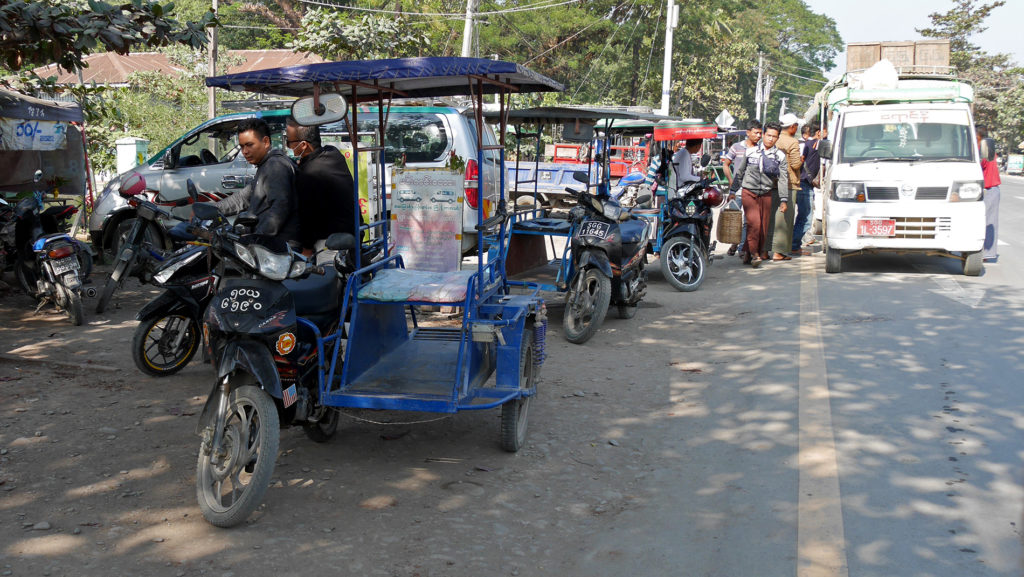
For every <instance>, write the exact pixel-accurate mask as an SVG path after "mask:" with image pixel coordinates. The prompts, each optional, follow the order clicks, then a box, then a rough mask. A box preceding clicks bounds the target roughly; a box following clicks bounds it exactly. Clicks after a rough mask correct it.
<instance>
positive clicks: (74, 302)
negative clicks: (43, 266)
mask: <svg viewBox="0 0 1024 577" xmlns="http://www.w3.org/2000/svg"><path fill="white" fill-rule="evenodd" d="M57 293H58V297H57V302H58V304H59V305H60V308H62V309H63V310H64V313H65V314H66V315H68V320H70V321H71V324H73V325H75V326H76V327H80V326H82V323H84V322H85V315H84V314H83V313H82V295H80V294H78V291H74V290H71V289H69V288H68V287H66V286H64V285H63V284H60V283H57Z"/></svg>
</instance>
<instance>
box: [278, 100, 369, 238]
mask: <svg viewBox="0 0 1024 577" xmlns="http://www.w3.org/2000/svg"><path fill="white" fill-rule="evenodd" d="M284 131H285V137H286V139H287V140H286V142H285V145H286V146H287V147H288V149H289V150H291V151H292V154H294V155H295V157H296V159H297V160H298V164H299V168H298V170H297V171H296V173H295V195H296V197H297V198H298V203H299V240H300V242H301V243H302V252H303V254H305V255H306V256H309V255H311V254H313V252H314V251H316V250H319V249H322V248H323V244H324V241H325V240H326V239H327V237H328V236H330V235H331V234H333V233H336V232H347V233H349V234H352V235H353V236H356V235H357V234H358V231H357V230H356V217H355V211H356V208H355V202H356V200H355V187H354V184H353V182H352V173H351V172H350V171H349V168H348V162H346V161H345V157H344V156H342V154H341V151H339V150H338V149H337V148H335V147H333V146H323V143H322V141H321V140H320V128H319V127H317V126H302V125H300V124H299V123H297V122H295V120H294V119H291V118H289V119H288V124H287V126H285V129H284Z"/></svg>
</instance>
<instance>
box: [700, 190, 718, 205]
mask: <svg viewBox="0 0 1024 577" xmlns="http://www.w3.org/2000/svg"><path fill="white" fill-rule="evenodd" d="M704 202H706V203H708V205H710V206H718V205H719V204H721V203H722V193H721V191H719V190H718V189H717V188H715V187H713V186H711V187H708V188H706V189H704Z"/></svg>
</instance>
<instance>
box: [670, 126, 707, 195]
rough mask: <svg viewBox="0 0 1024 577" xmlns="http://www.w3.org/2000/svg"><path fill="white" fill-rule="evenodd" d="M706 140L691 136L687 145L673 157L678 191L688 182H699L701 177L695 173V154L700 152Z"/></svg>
mask: <svg viewBox="0 0 1024 577" xmlns="http://www.w3.org/2000/svg"><path fill="white" fill-rule="evenodd" d="M703 144H704V141H703V140H702V139H700V138H690V139H688V140H687V141H686V145H685V146H684V147H682V148H680V149H678V150H677V151H676V153H675V155H674V156H673V157H672V164H673V165H675V168H676V190H677V191H678V190H679V189H680V188H682V187H683V186H684V185H686V183H688V182H697V181H699V180H700V177H699V176H697V175H696V174H694V173H693V155H694V154H697V153H698V152H700V147H701V146H703Z"/></svg>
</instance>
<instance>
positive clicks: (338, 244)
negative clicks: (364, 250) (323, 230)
mask: <svg viewBox="0 0 1024 577" xmlns="http://www.w3.org/2000/svg"><path fill="white" fill-rule="evenodd" d="M325 244H326V246H327V249H328V250H350V249H353V248H355V247H356V237H355V236H354V235H352V233H349V232H336V233H333V234H331V236H329V237H327V241H326V243H325Z"/></svg>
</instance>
